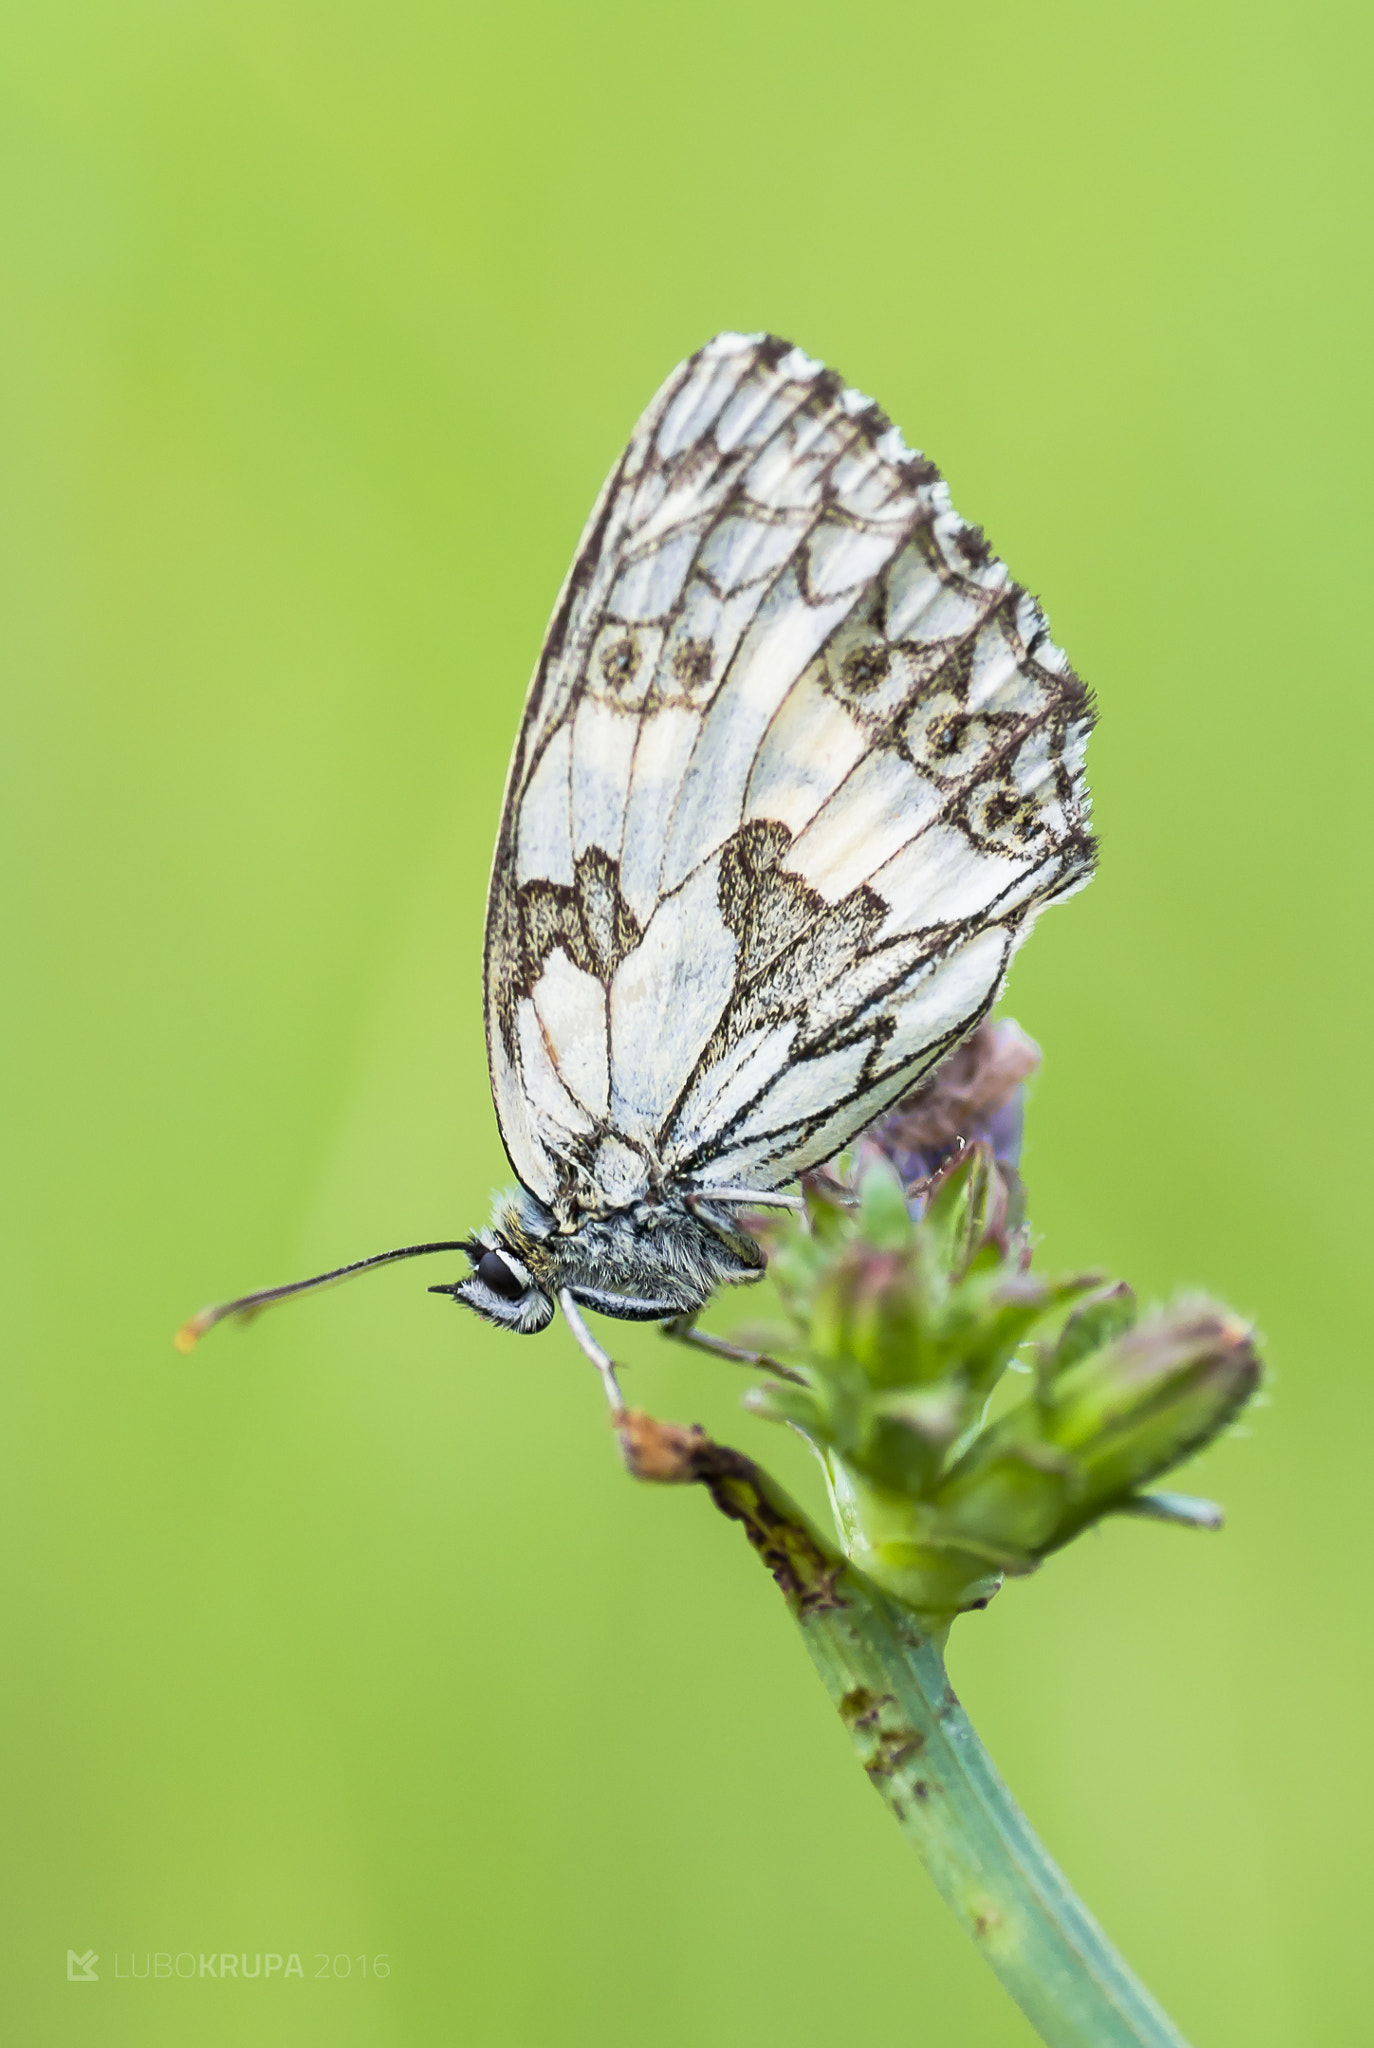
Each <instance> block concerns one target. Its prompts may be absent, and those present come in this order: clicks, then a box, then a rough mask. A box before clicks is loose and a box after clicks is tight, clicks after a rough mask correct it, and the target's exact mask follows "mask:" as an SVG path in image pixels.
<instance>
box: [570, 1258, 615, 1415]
mask: <svg viewBox="0 0 1374 2048" xmlns="http://www.w3.org/2000/svg"><path fill="white" fill-rule="evenodd" d="M558 1306H559V1307H560V1308H561V1309H562V1311H563V1315H564V1319H565V1321H566V1322H567V1325H568V1328H569V1329H570V1330H571V1331H572V1333H573V1336H574V1337H575V1338H576V1339H577V1341H578V1343H579V1344H580V1345H581V1347H582V1349H583V1350H584V1351H585V1352H586V1354H587V1356H588V1358H590V1360H591V1362H592V1364H593V1365H594V1366H595V1367H596V1369H597V1371H598V1372H599V1373H600V1375H601V1384H602V1386H603V1387H604V1388H605V1390H606V1399H607V1400H608V1401H609V1402H610V1404H611V1413H612V1415H623V1414H624V1413H625V1402H624V1398H623V1396H622V1395H621V1392H620V1382H619V1381H618V1380H617V1378H616V1376H615V1366H614V1364H613V1363H612V1361H611V1356H610V1353H609V1352H606V1351H603V1350H602V1348H601V1346H600V1345H599V1344H598V1343H597V1341H596V1339H595V1337H593V1335H592V1333H591V1331H590V1330H589V1329H588V1328H587V1325H586V1323H585V1322H584V1321H583V1320H582V1311H581V1309H579V1307H578V1306H577V1303H576V1302H575V1301H574V1300H573V1298H572V1296H571V1294H570V1293H569V1292H568V1290H567V1288H566V1287H563V1288H560V1289H559V1294H558Z"/></svg>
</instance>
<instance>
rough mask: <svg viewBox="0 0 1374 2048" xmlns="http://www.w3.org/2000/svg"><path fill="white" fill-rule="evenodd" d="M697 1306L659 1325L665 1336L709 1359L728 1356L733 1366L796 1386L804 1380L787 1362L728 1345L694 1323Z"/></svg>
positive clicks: (734, 1345) (720, 1338)
mask: <svg viewBox="0 0 1374 2048" xmlns="http://www.w3.org/2000/svg"><path fill="white" fill-rule="evenodd" d="M699 1313H700V1311H699V1310H697V1309H692V1310H690V1311H689V1312H688V1313H687V1314H686V1315H681V1316H674V1317H673V1319H672V1321H671V1322H669V1323H661V1324H660V1325H659V1328H660V1329H661V1330H662V1333H663V1335H664V1336H665V1337H675V1338H676V1339H677V1341H678V1343H679V1344H688V1345H690V1346H691V1347H692V1349H693V1350H694V1351H705V1352H708V1353H709V1355H710V1356H711V1357H712V1358H728V1359H729V1361H730V1363H731V1364H732V1365H748V1366H752V1367H753V1368H754V1369H755V1370H756V1371H759V1372H771V1373H773V1374H775V1375H776V1377H777V1378H778V1379H780V1380H794V1381H795V1382H796V1384H797V1385H798V1386H799V1387H804V1386H805V1385H806V1381H805V1380H804V1379H803V1378H802V1376H801V1374H800V1373H799V1372H793V1370H792V1368H791V1366H790V1365H782V1364H780V1362H779V1361H778V1360H777V1359H776V1358H770V1357H769V1356H768V1353H767V1352H766V1351H745V1350H744V1349H742V1347H741V1346H740V1345H738V1344H728V1343H727V1342H726V1341H725V1339H724V1338H723V1337H712V1336H711V1335H710V1334H709V1332H708V1331H706V1330H699V1329H698V1328H697V1326H696V1323H697V1316H698V1314H699Z"/></svg>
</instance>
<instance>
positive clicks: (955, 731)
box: [178, 334, 1095, 1407]
mask: <svg viewBox="0 0 1374 2048" xmlns="http://www.w3.org/2000/svg"><path fill="white" fill-rule="evenodd" d="M1091 725H1092V705H1091V699H1090V697H1089V694H1088V691H1087V690H1086V688H1085V687H1084V685H1083V683H1082V682H1081V681H1080V680H1079V678H1078V677H1077V676H1076V675H1075V673H1074V671H1073V670H1072V668H1071V667H1070V666H1069V664H1068V662H1067V660H1066V659H1065V657H1064V655H1063V654H1062V653H1061V652H1060V650H1059V649H1058V648H1057V647H1056V646H1055V645H1054V643H1053V642H1052V641H1051V639H1050V637H1049V632H1048V628H1047V626H1046V623H1045V620H1044V617H1043V615H1042V613H1041V611H1040V608H1039V606H1038V604H1037V603H1036V601H1035V599H1034V598H1033V597H1032V596H1031V595H1030V594H1029V593H1028V592H1027V591H1025V590H1024V589H1022V588H1021V587H1020V586H1019V585H1018V584H1016V583H1015V582H1013V581H1012V579H1011V576H1010V574H1009V572H1008V570H1007V569H1006V567H1005V565H1004V564H1003V563H1002V562H1001V561H999V560H998V558H997V557H996V556H995V555H994V554H993V552H992V550H991V548H990V547H989V546H988V543H987V541H986V540H985V539H984V537H983V534H982V532H981V530H980V529H979V528H978V527H976V526H971V525H969V524H967V523H966V522H965V521H964V520H963V519H961V518H960V516H959V515H958V513H957V512H956V511H955V510H954V508H953V506H952V505H951V503H950V498H949V492H948V489H947V487H946V485H945V483H944V481H943V479H942V478H941V476H940V474H939V472H938V470H937V469H936V468H935V466H934V465H933V464H932V463H931V462H929V461H928V460H927V459H926V458H925V457H924V456H923V455H921V454H919V453H917V452H915V451H914V450H912V449H910V448H908V447H907V446H906V444H905V442H904V441H903V439H902V437H901V435H900V433H899V432H898V430H897V429H896V428H895V427H894V426H893V425H892V424H891V422H890V421H889V420H888V419H887V417H886V416H885V415H884V414H883V413H882V412H881V411H880V410H879V409H878V407H877V406H876V405H875V404H874V403H873V402H872V400H871V399H869V398H867V397H865V396H864V395H863V394H862V393H860V392H858V391H855V390H852V389H850V388H848V387H846V386H845V385H844V383H843V382H842V380H841V379H840V378H839V377H838V376H836V375H835V374H834V373H833V372H832V371H830V370H827V369H826V368H825V367H824V366H823V365H822V364H821V363H819V362H817V361H815V360H814V359H813V358H811V357H810V356H807V355H805V354H804V353H803V352H802V351H801V350H800V349H799V348H796V347H795V346H793V345H792V344H791V343H789V342H786V341H782V340H780V339H778V338H777V337H775V336H772V335H766V334H751V335H741V334H721V335H718V336H717V337H716V338H715V339H714V340H713V341H710V342H708V343H707V344H706V346H705V347H704V348H702V349H700V350H699V351H698V352H697V354H695V355H694V356H692V357H690V358H689V359H688V360H687V361H686V362H684V363H682V364H680V365H679V367H678V368H677V369H676V370H674V371H673V373H672V375H671V376H670V377H669V378H668V380H667V382H666V383H665V384H664V385H663V387H662V389H661V390H660V391H659V392H658V394H657V396H656V397H655V398H654V399H653V401H652V402H651V403H650V405H649V407H648V409H647V410H646V411H645V413H644V414H643V416H642V417H641V419H640V420H639V423H638V425H637V426H636V427H635V430H634V432H633V434H632V436H631V438H630V442H629V445H628V447H627V448H626V449H625V452H624V454H623V455H622V456H621V458H620V460H619V462H618V463H617V464H616V466H615V468H614V469H613V470H612V472H611V475H610V477H609V478H608V479H607V482H606V484H605V486H604V488H603V489H602V492H601V495H600V497H599V498H598V499H597V501H596V504H595V506H594V507H593V510H592V513H591V517H590V518H589V520H588V522H587V526H586V529H585V531H584V533H583V535H582V539H581V542H580V544H579V546H578V549H577V552H576V555H575V556H574V558H573V563H572V567H571V569H570V570H569V572H568V576H567V580H566V582H565V583H564V586H563V589H562V592H561V593H560V596H559V598H558V602H557V605H556V607H555V609H554V613H553V618H552V620H551V622H550V625H549V629H548V632H547V635H546V637H545V640H544V645H543V649H542V651H541V653H540V657H539V662H538V665H537V667H536V669H535V673H534V678H533V681H532V683H531V686H530V691H529V695H528V698H527V701H526V704H525V711H524V716H523V718H522V720H521V724H520V728H519V732H518V735H517V738H516V743H515V752H514V757H513V759H512V762H511V767H510V773H509V777H508V780H507V784H506V793H505V800H504V805H503V808H502V814H501V823H500V828H499V832H498V835H497V841H496V853H495V859H494V863H493V868H492V876H491V885H490V893H489V897H488V904H487V921H486V941H485V967H484V992H485V1008H486V1033H487V1052H488V1061H489V1067H490V1074H491V1086H492V1095H493V1099H494V1103H495V1108H496V1116H497V1121H498V1124H499V1127H500V1132H501V1137H502V1140H503V1143H504V1145H505V1149H506V1152H507V1155H508V1157H509V1159H510V1163H511V1165H512V1167H513V1168H514V1171H515V1174H516V1177H517V1180H518V1182H519V1187H518V1188H517V1189H516V1190H515V1191H514V1192H513V1193H511V1194H510V1195H507V1196H503V1197H502V1198H500V1200H499V1201H498V1203H497V1205H496V1208H495V1211H494V1214H493V1217H492V1221H491V1223H490V1224H489V1225H488V1226H487V1227H485V1228H483V1229H481V1230H479V1231H478V1232H477V1233H476V1235H475V1236H474V1237H471V1238H467V1239H459V1240H452V1241H445V1242H444V1243H441V1244H432V1245H420V1246H406V1247H404V1248H403V1249H401V1250H399V1251H395V1252H384V1253H381V1254H378V1255H377V1256H376V1257H374V1258H371V1259H365V1260H359V1261H357V1262H356V1264H355V1265H353V1266H350V1267H343V1268H339V1269H337V1271H336V1272H334V1273H330V1274H323V1275H320V1276H319V1277H318V1278H317V1279H314V1280H309V1281H299V1282H295V1283H292V1284H291V1285H289V1286H287V1287H284V1288H272V1289H267V1290H264V1291H262V1292H260V1293H258V1294H256V1295H247V1296H243V1297H241V1298H240V1299H239V1300H238V1301H235V1302H230V1303H225V1304H223V1305H221V1306H220V1307H218V1308H215V1309H209V1310H205V1311H203V1312H202V1314H201V1315H200V1316H199V1317H195V1318H193V1319H192V1321H191V1323H189V1324H187V1325H186V1326H185V1328H184V1330H183V1332H181V1333H179V1339H178V1341H179V1342H182V1343H183V1344H184V1345H186V1347H187V1348H189V1343H190V1342H193V1341H194V1339H195V1337H196V1336H197V1335H199V1334H200V1332H201V1330H202V1329H205V1328H208V1327H209V1326H210V1325H211V1324H212V1323H213V1322H216V1321H219V1320H220V1319H221V1318H222V1317H223V1316H224V1315H228V1314H235V1313H243V1312H245V1311H247V1310H249V1309H252V1308H256V1307H259V1306H262V1305H263V1304H265V1303H266V1302H268V1301H271V1300H278V1299H282V1298H284V1297H285V1296H287V1295H290V1294H295V1293H299V1292H303V1291H305V1290H307V1289H309V1288H312V1287H316V1286H321V1285H324V1284H326V1283H327V1282H328V1281H331V1280H334V1279H338V1278H342V1277H344V1276H345V1275H347V1274H349V1273H352V1272H356V1271H361V1270H363V1269H364V1268H367V1267H370V1266H374V1265H381V1264H386V1263H388V1262H390V1261H391V1260H394V1259H400V1258H408V1257H414V1256H416V1255H418V1254H419V1253H422V1252H428V1251H438V1250H449V1251H452V1250H461V1251H463V1252H465V1253H466V1254H467V1255H468V1258H469V1261H470V1264H471V1271H470V1272H469V1273H468V1274H467V1275H466V1277H464V1278H463V1279H461V1280H459V1281H456V1282H453V1283H451V1284H449V1285H447V1286H444V1287H440V1288H435V1289H434V1290H432V1291H434V1292H436V1293H447V1294H450V1295H452V1296H453V1297H454V1298H455V1299H456V1300H458V1301H460V1302H462V1303H464V1304H465V1305H466V1306H467V1307H468V1308H471V1309H473V1310H475V1311H476V1313H477V1314H479V1315H480V1316H482V1317H483V1318H484V1319H485V1320H486V1321H488V1322H491V1323H495V1324H498V1325H499V1326H501V1327H502V1328H504V1329H508V1330H513V1331H518V1332H522V1333H526V1334H528V1333H532V1332H535V1331H539V1330H542V1329H544V1328H546V1327H547V1325H548V1324H549V1323H550V1322H551V1321H552V1319H553V1317H554V1315H555V1312H556V1310H558V1309H561V1311H562V1313H563V1316H564V1318H565V1320H566V1321H567V1323H568V1325H569V1327H570V1329H571V1330H572V1332H573V1334H574V1336H575V1337H576V1338H577V1340H578V1342H579V1343H580V1344H581V1345H582V1347H583V1349H584V1350H585V1351H586V1352H587V1353H588V1355H589V1356H590V1357H591V1358H592V1360H593V1362H594V1363H596V1364H597V1366H598V1368H599V1369H600V1370H601V1371H602V1374H603V1378H604V1379H605V1380H606V1384H607V1391H608V1394H609V1395H610V1397H611V1399H612V1402H613V1405H615V1406H617V1407H618V1406H619V1405H620V1397H619V1390H618V1388H617V1386H616V1383H615V1377H614V1371H613V1368H612V1366H611V1362H610V1360H609V1358H608V1356H607V1354H606V1352H605V1351H604V1350H603V1349H602V1347H601V1346H600V1345H599V1344H598V1343H597V1341H596V1339H595V1337H594V1336H593V1335H592V1333H591V1331H590V1329H589V1327H588V1325H587V1323H586V1321H585V1319H584V1315H583V1311H584V1310H593V1311H595V1312H597V1313H599V1314H602V1315H606V1316H612V1317H620V1318H623V1319H629V1320H643V1321H656V1322H661V1323H665V1324H669V1325H670V1326H672V1327H674V1328H676V1329H677V1330H678V1331H679V1332H680V1333H682V1334H687V1335H691V1336H695V1337H696V1339H697V1341H706V1342H708V1343H711V1342H712V1340H705V1339H702V1338H701V1336H700V1333H695V1332H694V1331H693V1329H692V1324H693V1319H694V1318H695V1316H696V1314H697V1313H698V1312H699V1311H700V1309H701V1308H702V1306H703V1305H704V1303H705V1302H706V1301H707V1300H708V1299H709V1298H710V1296H711V1295H712V1294H713V1293H714V1292H715V1291H716V1289H717V1288H719V1287H722V1286H728V1285H737V1284H741V1283H747V1282H750V1281H753V1280H756V1279H758V1278H759V1277H760V1275H761V1273H762V1270H763V1266H764V1257H763V1253H762V1252H761V1250H760V1249H759V1247H758V1245H757V1243H756V1242H755V1240H754V1239H753V1237H751V1235H750V1234H749V1232H748V1230H747V1229H746V1228H744V1227H743V1223H742V1221H741V1217H742V1216H743V1215H745V1214H746V1213H747V1212H748V1211H749V1210H751V1209H759V1208H762V1207H766V1206H768V1205H770V1204H773V1205H781V1206H793V1205H796V1204H797V1202H798V1200H799V1198H798V1197H797V1196H796V1195H795V1194H794V1193H789V1192H788V1189H789V1187H790V1185H791V1184H793V1183H795V1182H796V1181H797V1179H798V1177H799V1176H800V1175H802V1174H804V1173H806V1172H807V1171H808V1170H809V1169H812V1168H815V1167H818V1166H820V1165H822V1164H824V1163H825V1162H826V1161H827V1160H829V1159H831V1158H833V1157H834V1155H835V1154H836V1153H838V1152H839V1151H841V1150H842V1149H843V1148H844V1147H845V1146H846V1145H847V1144H848V1143H849V1142H850V1140H851V1139H853V1138H854V1137H855V1135H856V1134H857V1133H859V1132H860V1131H862V1130H863V1129H864V1128H865V1127H867V1126H868V1125H870V1124H871V1123H873V1122H874V1121H875V1119H877V1118H878V1117H880V1116H882V1115H883V1114H884V1113H885V1112H886V1111H888V1110H889V1109H890V1108H891V1107H892V1106H893V1105H894V1104H895V1103H897V1102H898V1101H900V1100H901V1099H902V1098H903V1097H905V1096H907V1095H908V1094H910V1092H911V1091H912V1090H913V1088H915V1087H916V1085H917V1084H918V1083H919V1082H920V1081H921V1079H922V1077H923V1076H925V1075H926V1074H928V1073H929V1071H930V1070H931V1069H932V1068H933V1067H934V1066H935V1065H936V1064H937V1063H938V1062H939V1061H940V1060H941V1059H943V1058H944V1057H945V1056H946V1055H947V1054H948V1053H950V1052H951V1051H953V1049H954V1048H955V1047H956V1046H958V1045H959V1044H960V1043H961V1042H962V1041H963V1040H964V1039H965V1038H967V1036H968V1035H969V1033H970V1032H972V1031H973V1030H974V1029H975V1028H976V1027H977V1025H978V1024H979V1023H980V1022H981V1020H982V1019H983V1018H984V1017H985V1016H986V1014H987V1012H988V1010H989V1008H990V1007H991V1005H992V1003H993V1001H994V1000H995V998H996V996H997V993H998V991H999V989H1000V987H1001V985H1002V981H1003V979H1004V977H1005V975H1006V971H1007V967H1008V964H1009V962H1010V960H1011V956H1012V954H1013V953H1014V952H1015V950H1016V948H1017V946H1019V945H1020V943H1021V941H1022V940H1023V939H1024V938H1025V937H1026V935H1027V933H1028V932H1029V930H1030V928H1031V925H1032V923H1033V922H1034V920H1035V918H1036V916H1037V914H1038V913H1039V911H1040V910H1041V909H1043V908H1044V906H1045V905H1046V904H1047V903H1049V902H1052V901H1054V900H1057V899H1058V898H1061V897H1064V896H1068V895H1070V894H1072V893H1073V891H1075V890H1077V889H1079V888H1081V887H1082V886H1083V885H1084V884H1085V883H1086V882H1087V881H1088V880H1089V878H1090V877H1091V874H1092V872H1093V866H1094V861H1095V847H1094V842H1093V838H1092V834H1091V829H1090V824H1089V810H1090V805H1089V796H1088V791H1087V787H1086V783H1085V780H1084V755H1085V751H1086V745H1087V739H1088V733H1089V730H1090V728H1091ZM713 1348H720V1347H719V1346H713Z"/></svg>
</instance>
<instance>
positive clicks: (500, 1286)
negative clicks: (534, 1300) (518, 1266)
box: [477, 1252, 525, 1301]
mask: <svg viewBox="0 0 1374 2048" xmlns="http://www.w3.org/2000/svg"><path fill="white" fill-rule="evenodd" d="M477 1278H478V1279H479V1280H480V1281H481V1283H482V1285H483V1286H484V1287H489V1288H490V1289H491V1291H492V1293H493V1294H499V1295H500V1296H501V1298H502V1300H503V1301H519V1299H520V1297H521V1295H522V1294H523V1293H524V1291H525V1283H524V1281H523V1280H517V1279H516V1277H515V1275H514V1273H512V1271H511V1269H510V1267H509V1266H508V1265H507V1264H506V1262H505V1260H504V1259H503V1258H502V1256H501V1254H500V1252H483V1254H482V1256H481V1258H480V1259H479V1260H478V1261H477Z"/></svg>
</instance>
